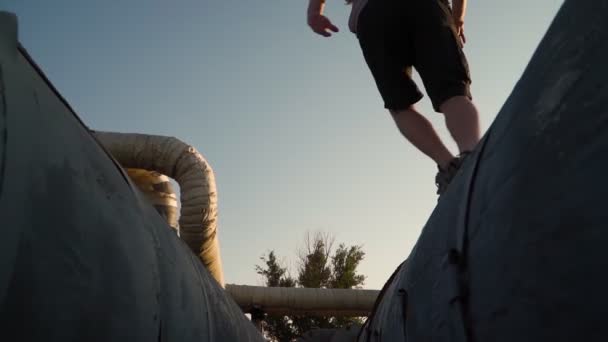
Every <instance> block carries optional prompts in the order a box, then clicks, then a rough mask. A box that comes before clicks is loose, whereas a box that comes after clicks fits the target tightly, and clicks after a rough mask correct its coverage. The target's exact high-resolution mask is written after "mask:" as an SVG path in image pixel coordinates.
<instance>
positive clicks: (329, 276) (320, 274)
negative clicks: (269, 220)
mask: <svg viewBox="0 0 608 342" xmlns="http://www.w3.org/2000/svg"><path fill="white" fill-rule="evenodd" d="M333 246H334V238H333V237H332V236H330V235H329V234H322V233H316V234H314V235H311V234H307V235H306V237H305V241H304V247H303V248H302V249H301V250H300V251H299V253H298V258H297V277H295V278H294V277H292V276H291V275H290V274H289V270H288V267H286V266H285V265H281V264H280V263H279V261H278V260H277V257H276V254H275V252H274V250H271V251H270V252H268V254H267V255H264V256H262V257H261V258H260V259H261V260H262V261H263V264H264V265H263V266H260V265H256V266H255V269H256V272H257V273H258V274H259V275H261V276H262V277H263V278H264V281H265V284H266V286H269V287H307V288H335V289H357V288H361V286H362V285H363V284H364V282H365V276H364V275H362V274H358V273H357V267H358V266H359V264H360V263H361V261H362V260H363V258H364V257H365V252H363V249H362V246H359V245H357V246H347V245H346V244H343V243H341V244H339V245H338V247H337V248H336V249H335V250H334V248H333ZM361 323H362V322H361V319H360V318H358V317H322V316H313V315H306V316H297V315H293V316H284V315H267V316H266V318H265V319H264V323H263V327H264V332H265V334H266V336H267V337H268V338H269V339H270V340H271V341H293V340H295V339H296V338H297V337H299V336H301V335H302V334H304V333H306V332H307V331H309V330H312V329H319V328H325V329H327V328H329V329H331V328H344V327H348V326H350V325H352V324H361Z"/></svg>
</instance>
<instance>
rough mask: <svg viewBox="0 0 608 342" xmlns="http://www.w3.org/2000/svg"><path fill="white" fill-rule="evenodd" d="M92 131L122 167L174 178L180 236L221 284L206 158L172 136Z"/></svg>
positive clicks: (214, 210) (214, 207)
mask: <svg viewBox="0 0 608 342" xmlns="http://www.w3.org/2000/svg"><path fill="white" fill-rule="evenodd" d="M93 134H94V136H95V137H96V138H97V139H98V140H99V142H100V143H101V144H102V145H104V147H105V148H106V149H108V151H109V152H110V153H111V154H112V155H113V156H114V158H116V160H118V162H119V163H120V164H121V165H122V166H123V167H125V168H137V169H144V170H151V171H156V172H160V173H162V174H164V175H167V176H169V177H171V178H173V179H175V180H176V181H177V183H178V184H179V186H180V200H181V216H180V218H179V227H180V231H179V232H180V237H181V238H182V239H183V240H184V242H186V244H187V245H188V246H189V247H190V249H191V250H192V251H193V252H194V253H195V254H196V255H198V256H199V257H200V259H201V261H202V262H203V264H204V265H205V267H207V269H208V270H209V272H210V273H211V274H212V275H213V277H214V278H215V280H217V282H218V283H220V285H222V286H224V274H223V270H222V262H221V257H220V245H219V239H218V236H217V191H216V186H215V177H214V174H213V170H212V169H211V166H210V165H209V163H207V161H206V160H205V158H204V157H203V156H202V155H201V154H200V153H199V152H198V151H197V150H196V149H195V148H194V147H192V146H190V145H188V144H186V143H184V142H182V141H181V140H179V139H176V138H174V137H166V136H158V135H148V134H136V133H114V132H99V131H95V132H93Z"/></svg>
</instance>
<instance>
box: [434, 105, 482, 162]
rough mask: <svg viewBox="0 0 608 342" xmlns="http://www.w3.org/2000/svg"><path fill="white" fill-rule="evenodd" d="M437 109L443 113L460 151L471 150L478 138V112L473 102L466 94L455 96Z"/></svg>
mask: <svg viewBox="0 0 608 342" xmlns="http://www.w3.org/2000/svg"><path fill="white" fill-rule="evenodd" d="M439 109H440V110H441V112H442V113H444V114H445V123H446V125H447V127H448V130H449V131H450V134H451V135H452V138H454V140H455V141H456V144H457V145H458V149H459V150H460V153H462V152H465V151H472V150H473V149H474V148H475V146H476V145H477V143H478V142H479V139H480V136H479V135H480V133H479V113H478V112H477V108H475V105H474V104H473V102H471V100H469V98H468V97H466V96H455V97H452V98H450V99H448V100H447V101H445V102H444V103H443V104H442V105H441V107H440V108H439Z"/></svg>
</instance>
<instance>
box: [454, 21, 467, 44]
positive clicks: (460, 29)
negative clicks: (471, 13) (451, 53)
mask: <svg viewBox="0 0 608 342" xmlns="http://www.w3.org/2000/svg"><path fill="white" fill-rule="evenodd" d="M454 27H456V35H457V36H458V37H459V38H460V39H461V40H462V44H465V43H466V42H467V38H466V37H465V36H464V20H459V19H456V18H455V19H454Z"/></svg>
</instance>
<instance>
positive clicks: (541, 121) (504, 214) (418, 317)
mask: <svg viewBox="0 0 608 342" xmlns="http://www.w3.org/2000/svg"><path fill="white" fill-rule="evenodd" d="M606 18H608V1H606V0H600V1H598V0H567V1H565V2H564V4H563V6H562V8H561V10H560V11H559V13H558V15H557V16H556V18H555V19H554V22H553V23H552V25H551V27H550V29H549V31H548V32H547V34H546V35H545V37H544V38H543V40H542V42H541V43H540V45H539V47H538V49H537V51H536V52H535V54H534V56H533V58H532V60H531V62H530V63H529V65H528V67H527V68H526V70H525V72H524V75H523V76H522V78H521V79H520V81H519V82H518V84H517V85H516V87H515V89H514V91H513V93H512V94H511V96H510V97H509V99H508V100H507V102H506V103H505V105H504V107H503V108H502V110H501V111H500V113H499V114H498V116H497V118H496V120H495V121H494V123H493V125H492V127H491V128H490V130H489V132H488V134H487V135H486V136H485V137H484V141H483V144H482V145H481V146H480V147H479V148H478V150H477V151H476V152H475V154H474V156H473V157H472V158H471V160H470V161H469V162H467V163H466V165H465V166H464V169H463V170H462V172H461V173H460V174H459V175H458V177H457V178H456V179H455V181H454V183H453V184H452V185H450V189H448V192H447V193H446V194H445V195H444V196H443V198H442V199H441V200H440V202H439V204H438V206H437V208H436V210H435V211H434V213H433V214H432V216H431V218H430V219H429V221H428V223H427V224H426V226H425V227H424V229H423V231H422V233H421V236H420V238H419V240H418V242H417V244H416V246H415V248H414V250H413V251H412V253H411V255H410V257H409V259H408V264H407V267H403V268H402V269H401V270H400V271H399V272H398V274H397V275H396V276H395V278H394V279H393V280H392V281H391V283H390V284H387V290H386V292H385V294H384V296H383V297H382V300H381V303H379V306H378V308H377V310H376V312H375V313H374V317H373V318H372V319H371V321H370V323H368V324H367V326H366V328H365V331H364V333H363V334H361V336H360V338H359V340H360V341H392V342H398V341H408V342H416V341H452V342H459V341H505V342H506V341H509V342H512V341H519V342H525V341H554V342H555V341H606V340H608V326H607V325H606V324H605V319H606V317H608V291H607V290H606V289H608V274H606V272H604V270H606V268H607V267H608V255H607V254H606V246H608V210H606V194H608V181H607V178H606V170H607V169H608V64H606V62H607V61H608V20H606ZM515 25H516V24H515ZM497 67H499V66H497ZM497 82H499V80H497ZM406 308H407V310H406Z"/></svg>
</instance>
